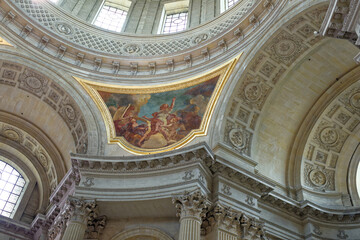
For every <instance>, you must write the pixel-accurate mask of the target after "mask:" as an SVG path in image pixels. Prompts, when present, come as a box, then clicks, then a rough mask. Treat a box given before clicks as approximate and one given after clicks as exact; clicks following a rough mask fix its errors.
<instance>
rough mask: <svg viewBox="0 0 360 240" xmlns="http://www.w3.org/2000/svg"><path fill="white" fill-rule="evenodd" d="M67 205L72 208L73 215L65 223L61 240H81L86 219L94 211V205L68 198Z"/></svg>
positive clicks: (90, 202) (92, 202)
mask: <svg viewBox="0 0 360 240" xmlns="http://www.w3.org/2000/svg"><path fill="white" fill-rule="evenodd" d="M67 204H68V205H69V206H70V208H72V211H73V214H72V216H71V217H70V219H69V220H68V222H67V227H66V230H65V232H64V235H63V237H62V239H63V240H82V239H84V235H85V230H86V229H87V218H88V216H89V214H90V213H91V212H93V211H94V210H95V208H96V203H95V202H94V201H84V200H80V199H77V198H74V197H69V199H68V202H67Z"/></svg>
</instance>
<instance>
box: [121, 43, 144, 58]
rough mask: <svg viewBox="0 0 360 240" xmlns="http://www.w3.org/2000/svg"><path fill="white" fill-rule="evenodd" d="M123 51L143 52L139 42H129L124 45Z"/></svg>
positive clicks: (129, 52)
mask: <svg viewBox="0 0 360 240" xmlns="http://www.w3.org/2000/svg"><path fill="white" fill-rule="evenodd" d="M123 51H124V52H125V53H127V54H130V55H132V54H137V53H139V52H141V47H140V45H138V44H127V45H125V46H124V47H123Z"/></svg>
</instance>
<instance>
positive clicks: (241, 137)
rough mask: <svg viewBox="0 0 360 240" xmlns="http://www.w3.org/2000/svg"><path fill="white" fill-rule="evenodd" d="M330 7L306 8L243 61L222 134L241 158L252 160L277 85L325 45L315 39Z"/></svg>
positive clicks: (322, 5) (265, 38)
mask: <svg viewBox="0 0 360 240" xmlns="http://www.w3.org/2000/svg"><path fill="white" fill-rule="evenodd" d="M327 7H328V5H327V4H318V5H315V6H310V7H309V8H308V9H306V10H303V9H302V10H303V11H302V12H301V13H299V14H298V15H296V16H295V17H293V18H292V19H291V20H290V21H288V22H286V23H285V24H282V23H281V25H277V26H276V29H271V30H273V31H274V32H275V33H274V34H272V35H267V36H266V37H264V38H263V39H261V40H260V41H259V43H258V45H260V46H261V47H260V48H256V52H255V53H249V55H248V57H247V59H244V60H243V63H242V64H243V65H244V62H245V66H243V69H244V70H243V71H241V70H239V71H238V72H236V73H235V75H234V77H232V79H239V80H238V81H237V82H236V85H235V86H234V87H233V88H232V89H234V90H233V93H232V94H231V97H230V98H229V99H227V102H228V103H227V105H226V110H225V114H224V115H225V119H224V120H225V121H222V128H221V130H220V131H221V132H222V134H221V135H222V136H221V139H222V141H223V142H224V143H225V145H227V146H228V147H229V148H231V149H233V150H234V151H235V152H236V153H237V154H238V155H239V156H240V157H245V158H251V157H252V142H253V138H254V135H255V133H256V130H257V128H258V126H257V125H258V122H259V119H260V115H261V113H262V111H263V108H264V105H265V103H266V100H267V98H268V96H269V95H270V94H271V93H272V92H273V90H274V89H275V87H276V86H277V83H278V82H279V81H280V80H281V79H283V78H285V76H286V75H287V73H288V72H289V71H290V70H291V69H292V67H293V66H294V65H295V64H296V63H298V62H299V61H300V60H301V59H302V57H303V56H304V55H306V54H307V53H309V52H310V51H311V50H312V49H314V48H315V47H316V46H318V45H321V44H322V42H323V41H321V40H323V38H321V37H318V36H315V35H314V31H316V30H317V29H319V28H320V26H321V24H322V20H323V19H324V17H325V14H326V11H327ZM248 59H250V60H248ZM238 69H239V68H238Z"/></svg>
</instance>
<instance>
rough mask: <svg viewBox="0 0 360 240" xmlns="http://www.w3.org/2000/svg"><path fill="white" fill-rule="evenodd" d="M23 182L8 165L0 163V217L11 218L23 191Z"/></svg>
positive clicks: (18, 174) (19, 175)
mask: <svg viewBox="0 0 360 240" xmlns="http://www.w3.org/2000/svg"><path fill="white" fill-rule="evenodd" d="M24 186H25V180H24V178H23V177H22V176H21V174H20V173H19V172H18V171H16V169H14V168H13V167H12V166H10V165H9V164H7V163H5V162H3V161H0V215H2V216H5V217H12V214H13V212H14V209H15V206H16V204H17V202H18V200H19V197H20V195H21V193H22V191H23V189H24Z"/></svg>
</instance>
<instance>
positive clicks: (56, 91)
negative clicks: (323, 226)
mask: <svg viewBox="0 0 360 240" xmlns="http://www.w3.org/2000/svg"><path fill="white" fill-rule="evenodd" d="M0 50H1V51H2V53H3V54H2V55H3V57H2V59H0V62H1V63H0V64H1V65H0V66H1V67H0V84H2V85H3V86H4V87H8V88H11V89H20V90H22V91H24V93H30V94H32V95H33V96H34V97H36V98H38V99H39V100H41V101H42V102H43V103H44V104H46V105H47V106H49V107H50V108H51V109H52V110H54V111H55V112H56V114H57V115H58V116H59V117H60V118H61V119H62V120H63V122H64V123H65V124H66V126H67V129H68V130H69V134H71V137H72V139H73V140H74V142H75V144H76V152H78V153H90V154H97V153H98V151H99V149H98V147H99V143H98V141H99V138H98V135H101V133H100V132H99V130H98V128H99V126H98V121H96V120H95V119H94V118H98V116H96V115H95V116H94V113H93V112H92V111H91V110H90V109H91V106H89V105H88V104H89V101H86V100H85V99H84V98H83V97H82V96H83V94H84V93H83V92H81V90H79V89H81V86H80V85H76V84H77V83H76V81H74V80H73V79H72V77H71V76H68V75H67V74H66V73H63V72H61V73H57V71H56V70H52V69H49V68H51V66H50V67H49V66H47V67H45V66H43V65H42V63H40V62H37V61H36V60H34V59H32V58H29V57H27V56H24V55H22V54H21V53H19V52H18V50H17V49H15V48H11V47H7V46H6V47H5V48H4V47H3V46H1V49H0ZM5 59H6V60H5ZM27 66H31V67H27ZM63 76H65V77H63ZM35 85H36V86H35ZM79 91H80V92H79ZM24 102H26V101H24ZM88 110H89V111H88ZM100 128H101V126H100ZM103 128H104V127H103ZM89 132H91V133H90V134H91V135H92V136H91V138H89V136H88V135H89ZM89 139H90V140H89ZM89 141H91V142H89Z"/></svg>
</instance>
